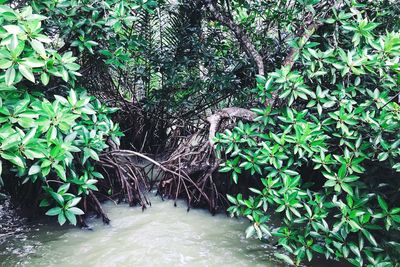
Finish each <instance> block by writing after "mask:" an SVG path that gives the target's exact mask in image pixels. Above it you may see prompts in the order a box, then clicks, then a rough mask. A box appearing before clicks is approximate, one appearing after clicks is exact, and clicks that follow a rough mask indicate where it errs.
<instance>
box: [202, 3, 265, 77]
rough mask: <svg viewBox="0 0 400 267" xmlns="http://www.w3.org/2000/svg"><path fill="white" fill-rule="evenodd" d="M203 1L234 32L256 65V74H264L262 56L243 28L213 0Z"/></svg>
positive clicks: (216, 17)
mask: <svg viewBox="0 0 400 267" xmlns="http://www.w3.org/2000/svg"><path fill="white" fill-rule="evenodd" d="M204 3H205V5H206V7H207V8H208V10H209V11H210V12H211V14H212V15H213V16H214V17H215V19H217V20H218V21H219V22H220V23H221V24H222V25H225V26H226V27H228V28H229V29H230V30H231V31H232V32H233V33H234V34H235V36H236V38H237V39H238V41H239V42H240V44H241V45H242V47H243V49H244V50H245V52H246V54H247V55H248V56H249V57H250V58H251V59H252V60H253V61H254V62H255V64H256V65H257V69H258V75H261V76H264V75H265V70H264V62H263V57H262V56H261V54H260V53H259V52H258V51H257V49H256V47H255V46H254V45H253V43H252V41H251V39H250V37H249V36H248V34H247V32H246V31H245V29H242V28H241V27H239V26H238V25H237V24H236V23H235V22H234V21H233V20H232V19H231V18H230V17H228V16H227V15H226V14H224V12H223V11H222V10H221V9H220V8H219V7H218V6H217V5H216V4H215V3H214V2H213V0H204Z"/></svg>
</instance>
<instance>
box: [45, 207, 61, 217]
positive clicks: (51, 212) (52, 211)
mask: <svg viewBox="0 0 400 267" xmlns="http://www.w3.org/2000/svg"><path fill="white" fill-rule="evenodd" d="M61 212H62V209H61V208H60V207H55V208H52V209H49V210H48V211H47V212H46V215H48V216H56V215H58V214H60V213H61Z"/></svg>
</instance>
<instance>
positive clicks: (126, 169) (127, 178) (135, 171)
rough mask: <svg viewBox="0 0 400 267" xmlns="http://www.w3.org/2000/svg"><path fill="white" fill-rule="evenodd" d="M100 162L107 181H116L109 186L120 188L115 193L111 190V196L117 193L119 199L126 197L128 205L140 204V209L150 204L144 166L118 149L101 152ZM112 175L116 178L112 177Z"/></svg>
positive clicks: (115, 188)
mask: <svg viewBox="0 0 400 267" xmlns="http://www.w3.org/2000/svg"><path fill="white" fill-rule="evenodd" d="M100 164H101V166H102V167H103V168H104V169H105V172H106V173H107V176H108V178H109V179H108V180H109V182H110V183H117V184H111V186H110V188H112V189H114V190H117V189H119V190H120V192H117V193H116V192H113V196H116V195H119V198H120V199H122V198H124V197H126V200H127V202H128V204H129V205H130V206H134V205H140V206H142V209H145V208H146V206H148V205H150V201H149V199H148V198H147V192H148V191H149V185H148V181H147V177H146V172H145V171H144V166H142V165H140V164H139V163H137V162H135V161H134V160H133V159H132V158H130V157H129V155H127V154H126V153H125V154H124V153H121V152H120V150H114V151H110V152H106V153H104V154H102V155H101V157H100ZM110 175H112V176H111V177H110ZM114 177H117V179H112V178H114Z"/></svg>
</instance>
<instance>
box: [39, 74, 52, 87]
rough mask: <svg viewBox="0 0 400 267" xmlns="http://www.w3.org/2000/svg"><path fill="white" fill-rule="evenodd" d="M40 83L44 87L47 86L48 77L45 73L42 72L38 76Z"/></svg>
mask: <svg viewBox="0 0 400 267" xmlns="http://www.w3.org/2000/svg"><path fill="white" fill-rule="evenodd" d="M40 81H41V82H42V84H43V85H44V86H46V85H48V84H49V81H50V76H49V75H48V74H47V73H45V72H43V73H42V74H41V75H40Z"/></svg>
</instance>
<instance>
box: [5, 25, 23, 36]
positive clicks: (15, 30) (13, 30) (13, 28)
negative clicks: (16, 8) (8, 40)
mask: <svg viewBox="0 0 400 267" xmlns="http://www.w3.org/2000/svg"><path fill="white" fill-rule="evenodd" d="M3 28H4V29H5V30H6V31H7V32H8V33H9V34H14V35H17V34H20V33H23V32H24V30H23V29H22V28H21V27H20V26H18V25H5V26H3Z"/></svg>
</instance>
